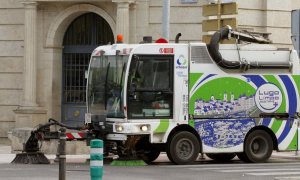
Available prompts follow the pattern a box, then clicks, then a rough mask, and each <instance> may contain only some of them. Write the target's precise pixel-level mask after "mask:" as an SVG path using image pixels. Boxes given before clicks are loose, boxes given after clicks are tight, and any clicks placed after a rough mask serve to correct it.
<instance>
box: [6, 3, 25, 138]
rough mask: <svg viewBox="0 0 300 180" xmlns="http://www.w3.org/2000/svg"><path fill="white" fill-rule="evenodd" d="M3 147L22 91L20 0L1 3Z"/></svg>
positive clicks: (22, 49) (22, 39) (22, 40)
mask: <svg viewBox="0 0 300 180" xmlns="http://www.w3.org/2000/svg"><path fill="white" fill-rule="evenodd" d="M0 17H1V18H0V64H1V66H0V143H8V140H7V131H8V130H10V129H11V128H13V127H14V125H15V122H14V113H13V110H15V109H16V108H17V106H18V105H19V104H20V101H21V97H22V90H23V53H24V47H23V46H24V10H23V6H22V4H20V3H19V0H4V1H0Z"/></svg>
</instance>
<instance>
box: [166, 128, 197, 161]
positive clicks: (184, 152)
mask: <svg viewBox="0 0 300 180" xmlns="http://www.w3.org/2000/svg"><path fill="white" fill-rule="evenodd" d="M199 152H200V145H199V141H198V139H197V137H196V136H195V135H194V134H192V133H190V132H186V131H182V132H179V133H177V134H175V136H174V137H172V138H171V139H170V142H169V143H168V147H167V156H168V158H169V159H170V160H171V161H172V162H173V163H175V164H181V165H182V164H191V163H193V162H194V161H195V160H196V159H197V157H198V155H199Z"/></svg>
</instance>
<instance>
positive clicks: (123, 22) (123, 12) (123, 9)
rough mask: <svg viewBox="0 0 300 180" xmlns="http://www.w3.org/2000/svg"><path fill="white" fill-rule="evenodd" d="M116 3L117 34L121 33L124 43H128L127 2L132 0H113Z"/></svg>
mask: <svg viewBox="0 0 300 180" xmlns="http://www.w3.org/2000/svg"><path fill="white" fill-rule="evenodd" d="M112 2H114V3H116V4H117V22H116V24H117V27H116V32H117V34H122V35H123V37H124V43H129V28H130V27H129V4H130V3H133V2H134V1H133V0H113V1H112Z"/></svg>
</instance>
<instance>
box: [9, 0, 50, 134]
mask: <svg viewBox="0 0 300 180" xmlns="http://www.w3.org/2000/svg"><path fill="white" fill-rule="evenodd" d="M23 4H24V10H25V14H24V17H25V24H24V26H25V28H24V29H25V32H24V35H25V39H24V67H25V68H24V72H23V73H24V94H23V99H22V102H21V106H19V107H18V108H17V109H16V110H14V113H15V121H16V124H15V127H16V128H23V127H35V126H37V125H38V124H43V123H45V122H46V121H47V120H46V118H47V111H46V110H45V109H43V108H41V107H38V105H37V100H36V93H37V91H36V79H37V2H35V1H26V2H23Z"/></svg>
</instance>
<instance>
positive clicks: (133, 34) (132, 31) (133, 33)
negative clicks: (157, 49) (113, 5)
mask: <svg viewBox="0 0 300 180" xmlns="http://www.w3.org/2000/svg"><path fill="white" fill-rule="evenodd" d="M129 18H130V21H129V31H130V33H129V43H132V44H134V43H138V42H137V40H136V36H137V34H136V4H135V3H133V4H130V5H129Z"/></svg>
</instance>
